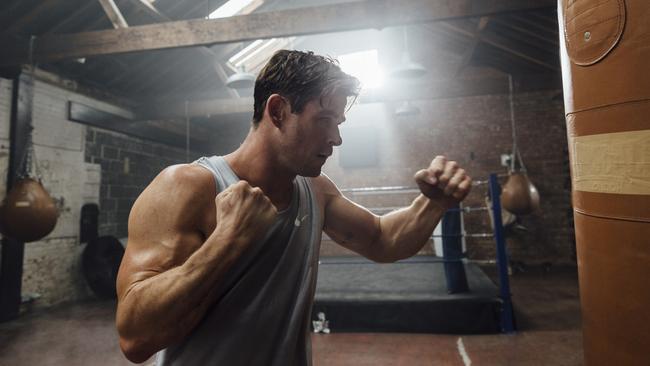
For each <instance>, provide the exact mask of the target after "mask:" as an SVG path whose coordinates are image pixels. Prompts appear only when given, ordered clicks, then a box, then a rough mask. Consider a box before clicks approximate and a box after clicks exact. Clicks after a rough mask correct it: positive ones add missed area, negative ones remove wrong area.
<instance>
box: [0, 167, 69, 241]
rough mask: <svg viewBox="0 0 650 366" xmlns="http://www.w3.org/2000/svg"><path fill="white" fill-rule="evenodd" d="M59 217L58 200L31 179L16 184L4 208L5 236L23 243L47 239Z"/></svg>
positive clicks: (0, 223)
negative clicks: (56, 201) (55, 200)
mask: <svg viewBox="0 0 650 366" xmlns="http://www.w3.org/2000/svg"><path fill="white" fill-rule="evenodd" d="M57 218H58V210H57V208H56V204H55V202H54V200H53V199H52V197H50V195H49V194H48V193H47V191H45V189H44V188H43V186H42V185H41V183H39V182H37V181H35V180H34V179H31V178H24V179H21V180H19V181H18V182H16V184H15V185H14V186H13V187H12V188H11V190H10V191H9V193H8V194H7V197H6V198H5V200H4V202H3V205H2V207H0V229H1V231H2V234H3V235H6V236H9V237H11V238H14V239H18V240H20V241H23V242H30V241H35V240H39V239H41V238H43V237H45V236H46V235H47V234H49V233H50V232H51V231H52V229H54V225H56V221H57Z"/></svg>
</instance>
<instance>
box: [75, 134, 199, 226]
mask: <svg viewBox="0 0 650 366" xmlns="http://www.w3.org/2000/svg"><path fill="white" fill-rule="evenodd" d="M85 143H86V147H85V155H84V156H85V161H86V162H87V163H89V164H95V165H96V166H97V167H98V172H99V173H100V174H101V178H102V181H101V185H100V195H99V209H100V214H99V235H112V236H115V237H117V238H124V237H126V236H127V235H128V225H127V224H128V217H129V212H130V210H131V206H133V203H134V202H135V200H136V198H137V197H138V196H139V195H140V193H141V192H142V191H143V190H144V189H145V188H146V186H147V185H148V184H149V183H150V182H151V180H153V178H155V177H156V175H158V173H160V171H161V170H163V169H164V168H165V167H167V166H169V165H173V164H179V163H185V162H188V161H193V160H195V159H197V158H198V157H199V156H202V155H207V154H208V153H209V152H198V151H190V155H189V159H188V158H187V157H186V153H185V150H184V149H179V148H175V147H170V146H167V145H164V144H161V143H156V142H152V141H149V140H143V139H140V138H135V137H131V136H127V135H125V134H122V133H118V132H112V131H108V130H104V129H101V128H95V127H87V128H86V142H85Z"/></svg>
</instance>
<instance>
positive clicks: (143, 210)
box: [117, 172, 203, 298]
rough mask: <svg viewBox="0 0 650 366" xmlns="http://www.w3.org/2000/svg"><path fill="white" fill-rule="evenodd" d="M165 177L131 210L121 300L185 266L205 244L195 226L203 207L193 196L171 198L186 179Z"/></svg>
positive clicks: (175, 175) (119, 283)
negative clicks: (142, 283) (144, 283)
mask: <svg viewBox="0 0 650 366" xmlns="http://www.w3.org/2000/svg"><path fill="white" fill-rule="evenodd" d="M165 174H167V173H165V172H163V173H161V175H160V176H159V177H157V178H156V179H155V180H154V182H152V184H151V185H150V186H149V187H147V188H146V189H145V190H144V191H143V192H142V194H141V195H140V197H138V199H137V200H136V202H135V204H134V205H133V208H132V209H131V213H130V215H129V238H128V243H127V248H126V251H125V253H124V258H123V259H122V264H121V265H120V270H119V273H118V280H117V286H118V288H117V290H118V296H119V297H120V298H121V296H122V295H124V294H125V293H126V291H128V289H129V288H130V287H131V286H133V285H134V284H136V283H138V282H140V281H142V280H145V279H147V278H150V277H153V276H155V275H157V274H159V273H162V272H165V271H167V270H169V269H171V268H174V267H176V266H180V265H182V264H183V263H184V262H185V261H186V260H187V258H188V257H189V256H190V255H191V254H192V253H194V251H196V250H197V249H198V248H199V247H200V246H201V244H202V243H203V236H202V234H201V232H200V231H199V230H198V228H197V227H196V224H195V222H196V221H199V220H198V218H199V217H200V213H201V209H200V206H201V205H200V204H198V202H193V199H192V196H193V194H191V192H190V193H189V194H188V193H186V192H174V193H176V194H169V192H172V191H173V190H174V188H175V186H177V185H178V184H179V183H185V182H183V181H184V180H185V179H183V177H180V179H179V177H178V175H179V174H178V173H173V175H172V176H171V177H165V176H164V175H165ZM167 175H169V174H167ZM161 176H162V177H161ZM197 209H198V210H197Z"/></svg>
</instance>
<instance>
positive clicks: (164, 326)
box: [117, 234, 240, 361]
mask: <svg viewBox="0 0 650 366" xmlns="http://www.w3.org/2000/svg"><path fill="white" fill-rule="evenodd" d="M239 247H240V246H239V245H237V243H236V242H234V241H232V240H229V239H225V238H220V237H219V235H215V234H213V235H212V236H210V237H209V238H208V239H207V240H206V242H205V243H204V244H203V245H202V246H201V247H200V248H199V249H198V250H197V251H196V252H194V253H193V254H192V255H191V256H190V257H189V258H188V259H187V260H186V261H185V263H184V264H183V265H181V266H178V267H176V268H173V269H170V270H168V271H165V272H163V273H160V274H157V275H155V276H152V277H149V278H147V279H144V280H142V281H139V282H137V283H135V284H133V285H132V286H131V287H130V288H129V289H128V290H127V291H126V293H125V295H124V296H123V298H122V299H120V303H119V305H118V312H117V317H118V318H117V326H118V331H119V333H120V338H121V341H122V342H123V348H124V349H125V353H127V356H129V353H130V354H131V356H132V357H129V358H130V359H131V358H134V359H136V360H142V361H144V360H146V359H147V358H148V357H149V356H151V354H153V353H155V352H156V351H158V350H160V349H162V348H165V347H167V346H168V345H170V344H172V343H174V342H176V341H178V340H180V339H183V338H184V337H185V336H186V335H187V334H189V333H190V332H191V331H192V329H194V327H195V326H196V325H197V324H198V322H199V321H200V320H201V319H202V318H203V316H204V315H205V312H206V311H207V309H208V307H209V306H210V305H211V304H213V303H214V302H215V301H216V300H217V299H216V294H215V289H216V288H217V287H218V286H216V284H217V283H218V282H219V281H220V280H221V278H223V275H224V273H226V272H227V271H228V269H229V268H230V267H231V265H232V263H233V262H234V261H235V260H236V259H237V258H238V257H239V251H240V250H239ZM143 358H144V359H143Z"/></svg>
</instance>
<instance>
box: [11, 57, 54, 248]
mask: <svg viewBox="0 0 650 366" xmlns="http://www.w3.org/2000/svg"><path fill="white" fill-rule="evenodd" d="M31 72H32V74H31V76H32V80H33V68H32V71H31ZM30 127H31V121H30ZM26 150H27V152H26V154H25V155H24V157H23V159H22V161H21V162H20V164H19V166H18V171H17V174H18V179H17V180H16V182H15V183H14V185H13V187H12V188H11V190H10V191H9V192H8V193H7V196H6V197H5V199H4V201H3V202H2V205H1V206H0V232H1V233H2V234H3V235H6V236H8V237H11V238H14V239H17V240H20V241H22V242H30V241H36V240H39V239H42V238H43V237H45V236H46V235H48V234H49V233H50V232H52V230H53V229H54V226H55V225H56V221H57V219H58V214H59V213H58V209H57V206H56V203H55V201H54V200H53V199H52V197H51V196H50V195H49V194H48V193H47V191H46V190H45V188H44V187H43V185H42V184H41V181H42V176H41V173H40V168H39V166H38V162H37V161H36V154H35V152H34V144H33V143H32V131H31V129H30V132H29V136H28V138H27V148H26ZM32 171H33V172H34V176H35V178H36V179H34V178H32Z"/></svg>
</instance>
